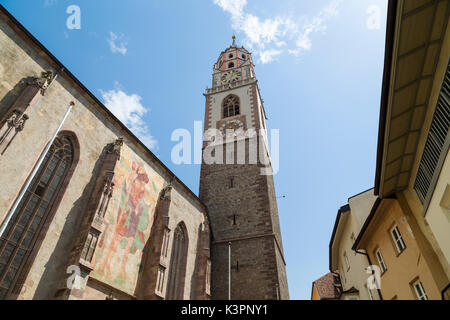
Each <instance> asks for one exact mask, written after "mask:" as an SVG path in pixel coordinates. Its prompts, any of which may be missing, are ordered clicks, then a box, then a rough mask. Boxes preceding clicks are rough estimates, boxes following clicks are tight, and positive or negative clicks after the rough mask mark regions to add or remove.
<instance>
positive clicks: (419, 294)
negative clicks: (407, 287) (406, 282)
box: [411, 278, 429, 301]
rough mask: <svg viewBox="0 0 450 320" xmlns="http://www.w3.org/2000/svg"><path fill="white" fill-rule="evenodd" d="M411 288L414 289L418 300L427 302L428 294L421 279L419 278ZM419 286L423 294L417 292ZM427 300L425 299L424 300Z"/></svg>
mask: <svg viewBox="0 0 450 320" xmlns="http://www.w3.org/2000/svg"><path fill="white" fill-rule="evenodd" d="M411 286H412V287H413V290H414V293H415V294H416V298H417V300H421V301H426V300H429V299H428V295H427V292H426V291H425V287H424V286H423V283H422V281H420V279H419V278H417V279H416V280H415V281H414V282H412V283H411ZM417 286H419V288H420V290H421V291H422V294H421V293H420V292H419V291H418V290H417ZM423 298H425V299H423Z"/></svg>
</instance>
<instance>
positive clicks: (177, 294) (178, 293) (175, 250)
mask: <svg viewBox="0 0 450 320" xmlns="http://www.w3.org/2000/svg"><path fill="white" fill-rule="evenodd" d="M187 252H188V237H187V232H186V227H185V226H184V223H180V224H179V225H178V226H177V228H176V229H175V232H174V235H173V245H172V257H171V259H170V269H169V282H168V286H167V300H182V299H183V296H184V278H185V276H186V261H187Z"/></svg>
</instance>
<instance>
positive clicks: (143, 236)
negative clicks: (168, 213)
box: [92, 146, 164, 294]
mask: <svg viewBox="0 0 450 320" xmlns="http://www.w3.org/2000/svg"><path fill="white" fill-rule="evenodd" d="M113 182H114V184H115V187H114V193H116V194H117V197H113V199H118V200H117V201H114V202H112V203H111V204H110V207H109V208H108V212H107V213H106V215H105V223H106V228H105V231H104V232H103V233H102V236H101V238H100V240H99V243H98V246H97V249H96V252H95V256H94V266H95V269H94V271H93V273H92V277H94V278H96V279H98V280H100V281H103V282H105V283H108V284H110V285H114V286H117V287H119V288H120V289H121V290H123V291H125V292H127V293H130V294H133V293H134V289H135V287H136V281H137V277H138V273H139V268H140V264H141V258H142V251H143V249H144V246H145V244H146V242H147V240H148V238H149V236H150V230H151V226H152V224H153V217H154V211H155V207H156V202H157V199H158V195H159V192H160V190H161V189H162V186H163V183H164V181H163V179H162V178H161V177H160V176H159V175H158V174H157V173H156V172H155V171H154V170H152V169H151V168H150V167H149V166H147V165H145V164H143V163H142V162H141V161H140V160H137V159H136V156H134V154H132V152H131V151H130V150H129V149H128V148H127V147H125V146H124V148H123V149H122V154H121V159H120V162H119V164H118V166H117V167H116V171H115V174H114V181H113ZM111 266H114V267H111Z"/></svg>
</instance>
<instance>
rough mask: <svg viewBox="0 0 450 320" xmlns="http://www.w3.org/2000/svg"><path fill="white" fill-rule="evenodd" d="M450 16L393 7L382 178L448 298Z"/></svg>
mask: <svg viewBox="0 0 450 320" xmlns="http://www.w3.org/2000/svg"><path fill="white" fill-rule="evenodd" d="M449 13H450V1H448V0H445V1H431V0H430V1H419V2H417V1H404V0H399V1H390V3H389V16H388V27H387V29H388V31H387V41H386V59H385V70H384V79H383V89H382V101H381V111H380V130H379V140H378V156H377V170H376V179H375V195H377V196H379V198H380V199H382V200H383V201H384V200H385V199H390V198H394V199H396V200H394V202H395V201H398V205H399V206H400V207H401V209H402V212H403V213H402V214H403V215H404V216H406V217H407V219H409V220H408V222H409V223H410V226H411V228H413V225H416V224H417V227H418V230H417V231H414V229H413V232H414V234H415V236H416V237H417V238H418V239H420V238H421V237H419V236H418V235H419V234H423V236H424V238H425V240H426V243H427V244H428V245H429V249H428V246H427V247H425V248H424V249H423V250H422V255H429V258H428V259H427V261H429V262H428V264H429V267H430V268H431V272H432V274H433V276H434V277H435V278H436V279H435V281H436V285H437V290H438V291H439V292H441V295H445V292H446V290H448V285H449V284H450V280H449V279H450V207H449V206H448V204H449V194H450V193H449V190H450V159H449V155H448V150H449V145H450V135H449V128H450V111H449V110H450V66H449V60H450V25H449ZM388 201H390V200H388ZM390 202H391V201H390ZM395 206H397V205H395ZM394 211H395V210H394ZM398 223H400V222H398ZM399 228H401V225H400V226H399ZM404 232H405V231H404ZM402 234H404V233H402ZM405 236H406V235H405ZM430 252H432V254H431V253H430ZM369 253H370V252H369ZM424 257H425V256H424ZM416 265H417V263H416ZM440 269H443V271H444V274H445V277H443V276H441V275H440V272H439V270H440ZM413 280H414V279H409V280H408V281H413ZM430 290H431V289H430ZM386 298H391V297H386Z"/></svg>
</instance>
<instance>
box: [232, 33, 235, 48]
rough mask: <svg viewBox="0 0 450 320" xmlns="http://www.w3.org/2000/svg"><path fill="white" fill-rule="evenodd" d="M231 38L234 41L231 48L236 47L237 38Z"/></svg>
mask: <svg viewBox="0 0 450 320" xmlns="http://www.w3.org/2000/svg"><path fill="white" fill-rule="evenodd" d="M231 38H232V39H233V43H232V44H231V46H232V47H236V36H235V35H234V34H233V36H232V37H231Z"/></svg>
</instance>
